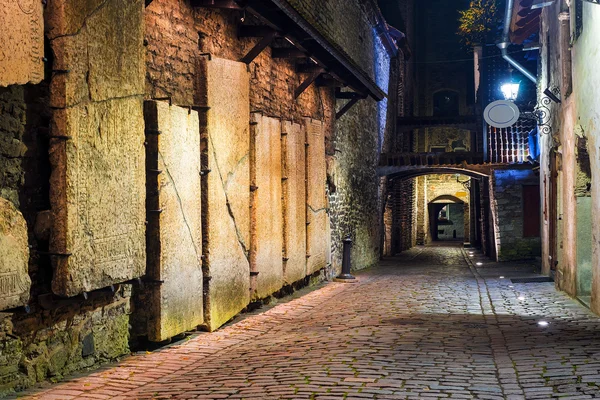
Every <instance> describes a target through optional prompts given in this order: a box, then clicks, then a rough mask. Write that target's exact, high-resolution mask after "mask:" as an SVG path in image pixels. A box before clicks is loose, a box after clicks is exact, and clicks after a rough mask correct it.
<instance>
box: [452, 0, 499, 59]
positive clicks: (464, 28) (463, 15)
mask: <svg viewBox="0 0 600 400" xmlns="http://www.w3.org/2000/svg"><path fill="white" fill-rule="evenodd" d="M501 3H503V2H502V1H501V0H472V1H471V3H470V5H469V8H468V9H466V10H463V11H459V13H460V17H459V19H458V21H459V27H458V35H459V36H460V37H461V41H462V42H463V44H464V45H465V46H466V47H469V48H471V47H473V46H475V45H479V44H483V43H485V42H486V40H487V37H488V35H489V33H490V32H491V31H492V30H494V29H495V28H496V27H497V26H498V25H499V23H500V21H501V19H502V11H503V9H502V5H503V4H501Z"/></svg>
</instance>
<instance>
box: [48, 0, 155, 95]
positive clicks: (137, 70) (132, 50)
mask: <svg viewBox="0 0 600 400" xmlns="http://www.w3.org/2000/svg"><path fill="white" fill-rule="evenodd" d="M46 14H47V21H48V35H49V37H50V38H51V40H52V50H53V52H54V56H55V62H54V69H55V70H64V71H69V72H68V73H58V74H55V75H54V76H53V78H52V90H51V93H52V96H51V103H52V105H53V106H54V107H68V106H72V105H74V104H77V103H79V102H81V101H83V100H87V99H90V100H92V101H103V100H107V99H110V98H117V97H118V98H121V97H126V96H132V95H136V94H143V93H144V89H145V79H144V78H145V71H146V70H145V48H144V45H143V40H144V23H143V21H144V2H143V1H142V0H128V1H121V0H108V1H104V2H102V1H99V0H65V1H54V2H49V5H48V11H47V13H46Z"/></svg>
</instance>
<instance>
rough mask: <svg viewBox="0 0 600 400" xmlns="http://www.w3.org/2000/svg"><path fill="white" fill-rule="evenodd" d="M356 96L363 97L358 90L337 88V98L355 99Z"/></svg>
mask: <svg viewBox="0 0 600 400" xmlns="http://www.w3.org/2000/svg"><path fill="white" fill-rule="evenodd" d="M355 97H361V95H360V94H359V93H356V92H342V91H341V90H336V92H335V98H336V99H349V100H351V99H353V98H355Z"/></svg>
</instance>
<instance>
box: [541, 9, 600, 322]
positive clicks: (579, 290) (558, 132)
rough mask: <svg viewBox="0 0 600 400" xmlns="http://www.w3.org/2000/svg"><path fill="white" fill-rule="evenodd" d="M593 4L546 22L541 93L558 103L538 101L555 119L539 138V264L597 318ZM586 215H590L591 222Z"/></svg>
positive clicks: (548, 16)
mask: <svg viewBox="0 0 600 400" xmlns="http://www.w3.org/2000/svg"><path fill="white" fill-rule="evenodd" d="M590 5H591V4H587V3H586V2H582V3H581V4H580V3H577V4H576V3H573V4H571V5H570V6H568V5H567V4H565V3H564V2H557V3H555V4H554V5H553V6H552V7H548V8H547V9H545V10H544V13H543V15H542V16H543V18H542V29H541V32H542V33H541V35H540V36H541V42H542V46H543V51H541V52H540V53H541V54H542V60H541V63H540V68H539V72H540V75H541V78H540V79H541V83H542V85H540V87H542V86H543V87H549V88H551V89H552V90H553V91H554V92H555V93H557V94H559V96H560V99H561V103H560V104H556V103H554V102H551V101H549V100H548V99H547V97H545V95H544V94H543V93H539V94H538V97H539V102H540V103H542V104H544V105H545V106H546V107H547V108H548V112H549V115H550V118H549V119H548V121H547V126H546V128H545V130H543V131H542V132H541V133H542V135H541V143H542V147H541V149H542V157H541V160H542V161H541V171H542V176H541V183H542V195H543V204H544V223H543V230H542V235H543V242H544V243H547V245H545V246H544V247H543V249H542V250H543V256H542V260H543V262H544V270H545V271H546V272H550V270H551V269H554V268H556V284H557V287H558V288H559V289H561V290H564V291H566V292H567V293H569V294H570V295H572V296H578V297H580V298H582V299H583V301H585V302H586V303H590V301H591V307H592V309H593V310H594V311H595V312H599V311H600V307H599V306H598V304H599V301H598V298H599V294H600V287H599V282H598V272H597V268H596V267H593V266H596V265H597V262H598V259H599V256H598V251H599V250H598V245H597V243H596V242H595V241H593V240H591V249H589V247H590V240H589V237H593V235H595V232H597V230H598V226H600V225H599V223H600V221H598V217H597V214H598V212H597V210H596V209H597V205H596V204H597V198H598V196H599V195H598V192H597V190H598V184H597V183H596V182H597V179H598V177H597V176H596V175H597V174H594V171H596V170H597V168H598V167H599V165H598V162H597V159H598V153H597V147H598V132H597V126H598V120H599V113H598V111H597V107H594V106H593V104H595V100H594V99H595V98H597V96H598V90H597V82H598V81H599V79H600V78H599V76H598V74H597V73H595V72H594V71H593V70H592V69H590V68H589V66H590V65H594V63H595V62H597V57H596V55H597V49H598V45H597V43H595V42H594V40H593V39H592V38H593V37H594V35H597V34H598V21H600V14H599V13H598V10H597V7H590ZM579 6H581V9H579V10H578V7H579ZM579 12H581V13H582V14H581V15H578V13H579ZM553 180H554V181H553ZM555 191H556V192H557V195H556V196H554V195H553V194H554V192H555ZM582 213H583V214H584V215H588V216H589V214H591V216H592V218H591V221H590V220H589V219H588V218H585V217H584V216H582V215H581V214H582ZM590 222H591V223H590ZM590 250H591V251H590ZM552 257H553V258H552ZM590 295H591V296H590ZM590 297H591V299H590Z"/></svg>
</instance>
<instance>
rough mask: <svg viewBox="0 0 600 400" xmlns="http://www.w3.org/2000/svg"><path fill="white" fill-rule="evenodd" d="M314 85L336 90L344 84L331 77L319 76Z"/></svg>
mask: <svg viewBox="0 0 600 400" xmlns="http://www.w3.org/2000/svg"><path fill="white" fill-rule="evenodd" d="M316 84H317V86H319V87H333V88H338V87H342V86H344V84H343V83H342V82H340V81H338V80H337V79H335V78H334V77H332V76H331V75H330V76H320V77H319V79H317V82H316Z"/></svg>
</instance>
